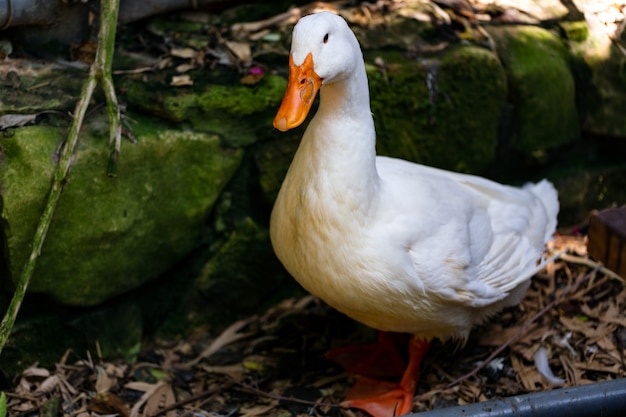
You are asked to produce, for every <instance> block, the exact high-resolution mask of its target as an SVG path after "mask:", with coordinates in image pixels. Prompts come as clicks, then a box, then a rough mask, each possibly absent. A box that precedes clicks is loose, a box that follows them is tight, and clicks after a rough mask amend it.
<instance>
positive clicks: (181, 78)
mask: <svg viewBox="0 0 626 417" xmlns="http://www.w3.org/2000/svg"><path fill="white" fill-rule="evenodd" d="M170 85H171V86H174V87H182V86H189V85H193V80H192V79H191V77H190V76H189V75H174V76H173V77H172V82H171V83H170Z"/></svg>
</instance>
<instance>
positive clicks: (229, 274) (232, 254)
mask: <svg viewBox="0 0 626 417" xmlns="http://www.w3.org/2000/svg"><path fill="white" fill-rule="evenodd" d="M194 287H195V288H196V292H197V296H198V298H199V299H200V300H202V303H201V304H202V305H204V306H205V308H204V309H203V310H204V311H203V312H201V314H204V315H207V316H208V317H210V320H211V321H212V322H214V323H215V321H216V320H217V321H222V322H224V323H228V320H232V319H233V318H235V317H237V316H240V315H241V314H253V313H255V312H258V311H262V309H264V308H267V307H269V306H271V305H272V304H274V303H276V302H278V301H280V300H281V299H284V298H285V297H288V296H293V295H294V294H296V293H298V286H297V284H296V283H295V281H294V280H293V279H292V278H291V277H290V276H289V274H288V273H287V272H286V271H285V269H284V268H283V267H282V265H281V264H280V262H279V261H278V259H277V258H276V256H275V255H274V252H273V251H272V245H271V242H270V238H269V230H268V229H267V227H266V226H262V225H260V224H258V223H257V222H255V221H254V220H253V219H251V218H246V219H243V220H242V221H240V222H239V223H238V224H237V226H236V229H235V230H234V231H233V232H232V233H231V235H230V236H229V237H228V239H227V240H226V242H225V243H224V245H223V246H222V247H221V248H220V249H219V251H218V252H217V253H216V254H215V256H214V257H213V258H211V259H210V260H209V262H207V263H206V265H205V266H204V268H203V270H202V272H201V274H200V275H199V276H198V278H197V279H196V282H195V285H194Z"/></svg>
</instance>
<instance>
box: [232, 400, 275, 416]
mask: <svg viewBox="0 0 626 417" xmlns="http://www.w3.org/2000/svg"><path fill="white" fill-rule="evenodd" d="M277 405H278V401H272V403H270V404H268V405H253V406H252V407H242V408H241V409H240V410H239V415H240V416H241V417H256V416H262V415H266V414H267V413H269V412H270V411H272V410H273V409H274V408H276V406H277Z"/></svg>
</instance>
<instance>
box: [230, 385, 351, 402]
mask: <svg viewBox="0 0 626 417" xmlns="http://www.w3.org/2000/svg"><path fill="white" fill-rule="evenodd" d="M233 382H234V383H235V384H237V385H239V388H235V389H238V390H240V391H244V392H248V393H251V394H257V395H261V396H263V397H267V398H271V399H273V400H278V401H291V402H294V403H298V404H305V405H310V406H313V407H318V406H321V405H323V406H328V407H334V408H344V407H343V406H342V405H341V404H334V403H326V402H320V401H309V400H301V399H300V398H294V397H285V396H282V395H276V394H270V393H269V392H265V391H262V390H260V389H258V388H254V387H251V386H250V385H246V384H244V383H242V382H237V381H233Z"/></svg>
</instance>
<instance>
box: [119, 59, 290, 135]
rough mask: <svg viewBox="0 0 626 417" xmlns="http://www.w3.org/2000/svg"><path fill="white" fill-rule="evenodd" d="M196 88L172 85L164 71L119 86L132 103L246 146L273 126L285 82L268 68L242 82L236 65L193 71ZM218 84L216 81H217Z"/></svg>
mask: <svg viewBox="0 0 626 417" xmlns="http://www.w3.org/2000/svg"><path fill="white" fill-rule="evenodd" d="M191 76H192V77H194V79H195V81H196V84H197V85H196V86H195V87H194V88H187V87H183V88H173V87H170V86H168V85H167V77H166V76H164V75H163V74H160V75H155V76H154V78H149V79H148V80H147V81H145V80H144V79H143V78H137V77H124V78H121V79H120V83H119V85H120V87H121V88H122V89H124V90H126V91H127V93H126V101H127V102H128V103H129V105H131V106H132V107H133V108H134V109H136V110H138V111H143V112H146V113H149V114H151V115H154V116H158V117H162V118H164V119H166V120H169V121H172V122H176V123H182V122H185V123H189V124H191V126H192V127H193V129H194V130H195V131H200V132H209V133H216V134H219V135H220V136H221V137H222V138H223V140H224V141H225V142H226V143H228V144H229V145H231V146H247V145H250V144H252V143H254V142H256V141H257V140H258V138H259V136H265V135H267V132H268V131H271V129H272V119H273V117H274V111H275V109H276V108H277V107H278V104H279V103H280V100H281V99H282V96H283V94H284V92H285V88H286V87H287V81H286V79H285V78H283V77H281V76H278V75H273V74H268V75H266V76H265V77H264V78H263V79H262V80H261V81H260V82H259V83H257V84H255V85H254V86H247V85H242V84H241V83H240V80H239V78H240V76H239V75H238V74H237V73H235V72H234V71H229V72H225V71H213V72H209V73H208V74H203V73H201V72H194V73H191ZM220 81H221V82H222V84H219V82H220Z"/></svg>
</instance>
